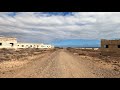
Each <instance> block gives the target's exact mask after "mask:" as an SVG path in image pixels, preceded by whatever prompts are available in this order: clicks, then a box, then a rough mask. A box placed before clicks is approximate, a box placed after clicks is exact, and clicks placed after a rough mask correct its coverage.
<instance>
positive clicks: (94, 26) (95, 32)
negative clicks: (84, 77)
mask: <svg viewBox="0 0 120 90" xmlns="http://www.w3.org/2000/svg"><path fill="white" fill-rule="evenodd" d="M0 35H3V36H12V37H16V38H17V39H18V41H19V42H36V43H40V42H41V43H54V42H56V41H57V43H59V41H62V40H63V41H65V40H71V41H72V42H73V43H74V40H88V39H89V40H100V39H120V12H0ZM66 42H67V41H66ZM76 43H77V42H76ZM92 43H94V42H92Z"/></svg>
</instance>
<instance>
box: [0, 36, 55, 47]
mask: <svg viewBox="0 0 120 90" xmlns="http://www.w3.org/2000/svg"><path fill="white" fill-rule="evenodd" d="M0 48H8V49H12V48H13V49H19V48H41V49H49V48H54V46H52V45H47V44H40V43H18V42H17V39H16V38H12V37H0Z"/></svg>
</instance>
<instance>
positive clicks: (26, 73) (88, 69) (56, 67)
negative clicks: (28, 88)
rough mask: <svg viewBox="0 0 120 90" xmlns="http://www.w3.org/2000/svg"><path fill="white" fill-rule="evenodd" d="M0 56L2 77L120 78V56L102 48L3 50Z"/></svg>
mask: <svg viewBox="0 0 120 90" xmlns="http://www.w3.org/2000/svg"><path fill="white" fill-rule="evenodd" d="M20 52H21V53H20ZM5 56H6V57H5ZM0 57H1V58H0V61H1V62H0V78H120V58H119V57H111V56H109V57H108V56H101V55H100V52H99V50H98V51H94V50H80V49H74V48H70V49H69V48H68V49H53V50H39V49H30V50H18V51H11V52H10V51H9V50H1V54H0ZM3 57H4V58H3Z"/></svg>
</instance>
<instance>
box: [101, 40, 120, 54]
mask: <svg viewBox="0 0 120 90" xmlns="http://www.w3.org/2000/svg"><path fill="white" fill-rule="evenodd" d="M100 50H101V54H102V55H114V56H118V55H120V40H106V39H101V48H100Z"/></svg>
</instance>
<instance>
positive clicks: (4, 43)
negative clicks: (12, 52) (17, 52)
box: [0, 37, 17, 48]
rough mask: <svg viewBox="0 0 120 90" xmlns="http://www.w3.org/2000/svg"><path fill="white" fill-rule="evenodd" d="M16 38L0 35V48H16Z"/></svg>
mask: <svg viewBox="0 0 120 90" xmlns="http://www.w3.org/2000/svg"><path fill="white" fill-rule="evenodd" d="M16 45H17V39H16V38H7V37H0V48H16Z"/></svg>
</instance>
